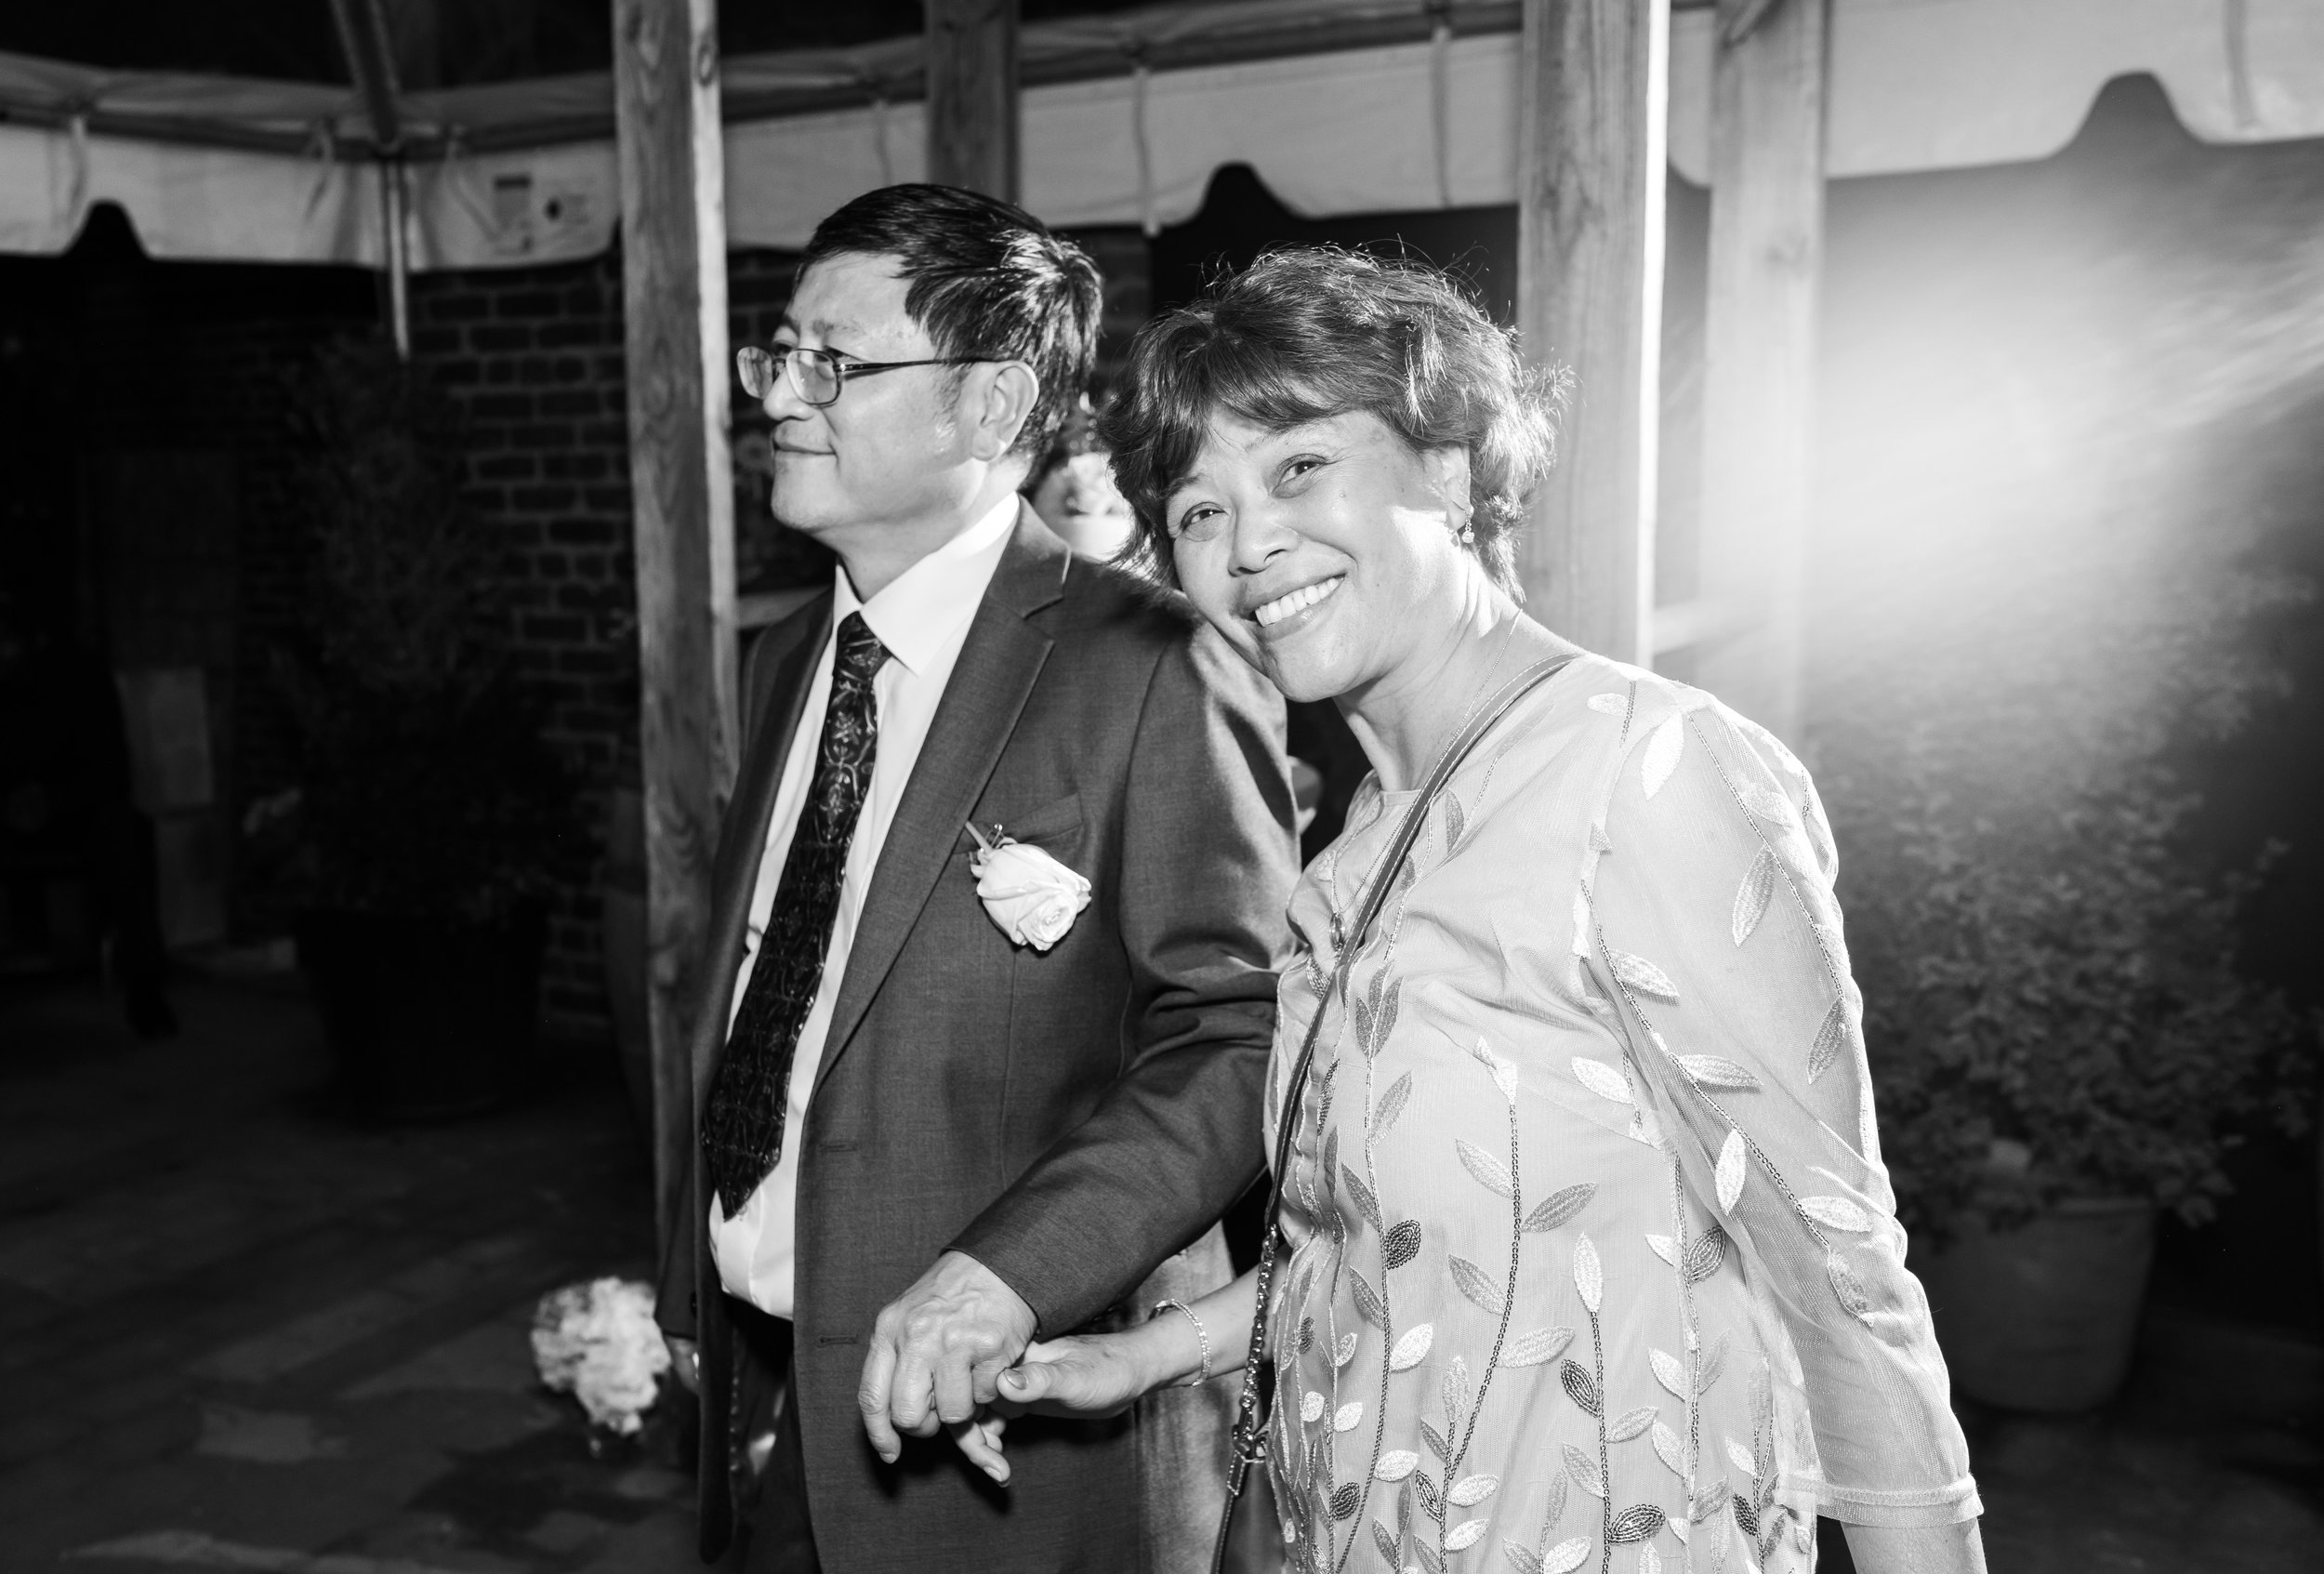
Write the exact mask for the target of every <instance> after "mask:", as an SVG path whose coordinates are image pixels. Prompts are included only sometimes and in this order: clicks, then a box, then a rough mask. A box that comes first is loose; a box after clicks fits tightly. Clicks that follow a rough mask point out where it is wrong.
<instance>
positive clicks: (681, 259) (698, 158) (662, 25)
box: [613, 0, 735, 1232]
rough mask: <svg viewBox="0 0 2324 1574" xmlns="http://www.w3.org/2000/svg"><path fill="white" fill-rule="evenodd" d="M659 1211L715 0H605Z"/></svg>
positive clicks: (715, 219) (698, 515)
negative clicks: (610, 1) (609, 28)
mask: <svg viewBox="0 0 2324 1574" xmlns="http://www.w3.org/2000/svg"><path fill="white" fill-rule="evenodd" d="M613 10H614V117H615V143H616V150H617V156H618V159H619V163H620V173H621V258H622V318H623V325H624V328H625V331H626V338H627V352H628V356H627V359H628V399H629V486H630V494H631V519H632V524H633V533H634V538H635V543H636V553H637V582H638V689H639V695H638V699H639V706H638V747H639V753H640V758H641V761H642V764H643V772H642V786H643V788H644V800H645V859H646V947H645V950H646V962H645V965H646V1016H647V1024H648V1027H649V1030H650V1034H651V1038H652V1047H653V1066H654V1200H655V1203H656V1205H657V1212H656V1218H657V1221H658V1223H659V1226H660V1228H661V1229H663V1230H664V1231H666V1232H667V1230H668V1229H670V1228H671V1227H672V1225H673V1222H674V1221H673V1216H672V1212H673V1207H674V1204H675V1199H676V1198H677V1197H678V1196H679V1194H680V1189H681V1188H682V1186H683V1184H684V1182H685V1178H686V1175H687V1172H688V1169H689V1167H690V1166H691V1164H692V1162H693V1156H692V1144H693V1135H692V1133H693V1114H694V1101H695V1097H696V1090H695V1088H694V1086H693V1068H692V1067H691V1066H690V1065H688V1045H689V1043H690V1041H691V1029H692V1027H693V1022H692V1020H691V1017H690V1014H689V1012H688V1009H687V1004H688V1001H689V1000H690V999H692V988H691V985H692V984H693V977H694V970H695V968H696V966H697V965H698V963H699V961H700V959H701V956H702V949H703V946H704V943H705V936H706V933H707V931H708V926H709V914H710V857H711V853H712V852H713V850H714V849H715V848H716V846H717V843H718V830H719V818H720V814H721V813H723V812H724V809H725V804H726V799H727V795H728V792H729V790H730V788H731V787H732V784H733V773H734V761H735V724H734V483H733V459H732V457H731V456H730V455H729V453H728V450H727V398H728V390H729V387H730V385H731V383H732V381H733V375H734V374H733V369H732V367H731V365H730V364H729V362H728V357H727V348H726V209H725V164H724V159H723V156H722V151H721V150H722V144H721V141H720V125H719V71H718V8H717V0H614V7H613Z"/></svg>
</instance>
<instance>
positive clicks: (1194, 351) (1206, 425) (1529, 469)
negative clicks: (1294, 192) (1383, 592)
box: [1099, 246, 1572, 595]
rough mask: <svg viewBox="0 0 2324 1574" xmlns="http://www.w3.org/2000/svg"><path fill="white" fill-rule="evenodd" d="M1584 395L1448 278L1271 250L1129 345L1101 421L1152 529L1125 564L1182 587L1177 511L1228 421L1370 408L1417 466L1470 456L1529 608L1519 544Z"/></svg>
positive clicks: (1144, 528)
mask: <svg viewBox="0 0 2324 1574" xmlns="http://www.w3.org/2000/svg"><path fill="white" fill-rule="evenodd" d="M1571 387H1572V376H1571V374H1570V373H1568V372H1567V371H1566V370H1565V368H1563V367H1556V368H1552V369H1548V370H1536V369H1532V368H1528V367H1527V366H1526V365H1525V364H1524V362H1523V361H1522V360H1520V359H1519V357H1518V354H1517V347H1516V343H1515V339H1514V336H1513V335H1512V333H1511V332H1510V331H1509V330H1507V329H1504V328H1500V327H1497V326H1496V325H1495V324H1493V322H1492V320H1491V319H1490V318H1488V317H1486V314H1485V313H1484V312H1483V311H1480V310H1479V309H1478V307H1477V305H1476V303H1475V302H1474V301H1473V300H1472V298H1470V296H1469V293H1468V291H1467V290H1466V288H1465V287H1464V286H1463V285H1462V284H1460V283H1459V281H1457V280H1455V279H1453V278H1452V277H1450V276H1448V275H1447V274H1446V273H1444V272H1443V271H1440V270H1438V269H1435V268H1430V267H1424V266H1420V265H1418V264H1413V263H1407V262H1384V261H1381V260H1380V259H1379V258H1373V257H1369V256H1367V255H1365V254H1363V253H1361V252H1349V251H1341V250H1338V249H1336V248H1330V247H1316V246H1299V247H1289V248H1286V249H1283V250H1279V251H1273V252H1269V253H1267V254H1266V255H1265V256H1263V257H1261V258H1260V259H1259V260H1258V261H1257V262H1255V263H1253V264H1252V265H1251V266H1250V267H1249V268H1248V270H1246V271H1243V272H1241V273H1239V274H1235V275H1232V276H1229V277H1226V278H1222V279H1221V280H1219V281H1217V282H1216V283H1214V284H1211V285H1210V286H1209V288H1208V289H1207V290H1205V291H1204V292H1203V294H1202V296H1201V298H1199V299H1197V300H1195V302H1194V303H1193V304H1192V305H1190V306H1183V307H1181V308H1179V309H1178V310H1176V311H1170V312H1169V313H1166V314H1165V315H1163V316H1161V317H1157V318H1155V320H1154V321H1153V322H1150V323H1148V324H1146V325H1145V326H1144V327H1143V328H1142V329H1140V330H1139V332H1138V337H1137V339H1136V341H1135V342H1134V343H1133V344H1132V345H1131V346H1130V351H1129V367H1128V370H1127V372H1126V374H1125V375H1124V377H1123V378H1122V381H1121V385H1120V392H1119V395H1118V396H1117V397H1116V399H1115V401H1114V402H1113V403H1112V405H1111V406H1109V407H1108V409H1107V410H1106V412H1105V414H1104V416H1103V417H1101V419H1100V423H1099V427H1100V434H1101V436H1102V437H1103V441H1104V443H1105V446H1106V447H1107V448H1108V449H1109V450H1111V452H1112V453H1113V456H1114V475H1115V479H1116V482H1117V483H1118V484H1119V485H1120V487H1121V489H1122V495H1123V496H1126V497H1128V498H1129V503H1130V507H1131V509H1134V510H1135V512H1136V514H1137V517H1138V527H1137V534H1136V536H1134V538H1133V539H1132V541H1131V543H1130V545H1129V548H1128V549H1126V551H1125V553H1124V556H1125V558H1126V559H1127V560H1129V562H1133V563H1135V564H1137V565H1138V566H1140V567H1142V568H1143V569H1144V570H1145V571H1146V572H1148V573H1149V574H1151V575H1154V576H1155V578H1157V579H1159V580H1160V581H1162V582H1163V583H1164V584H1172V585H1174V584H1176V582H1177V569H1176V567H1175V565H1174V564H1173V562H1172V561H1171V557H1170V542H1169V531H1168V529H1167V527H1166V525H1165V522H1164V518H1163V509H1164V505H1165V504H1166V503H1167V502H1168V501H1169V495H1170V493H1171V492H1172V491H1173V490H1175V489H1176V488H1177V486H1178V485H1179V483H1181V482H1182V481H1183V480H1184V479H1185V478H1186V473H1187V471H1188V470H1189V469H1191V468H1192V466H1193V465H1194V462H1195V456H1196V455H1197V454H1199V453H1200V451H1201V449H1202V445H1203V442H1204V440H1205V439H1206V437H1207V436H1208V432H1209V430H1210V423H1211V422H1212V420H1213V419H1215V418H1217V417H1221V416H1233V417H1239V418H1240V419H1242V420H1246V421H1248V422H1250V423H1251V424H1253V425H1254V426H1259V427H1262V428H1265V429H1268V430H1284V429H1285V428H1287V427H1293V426H1298V425H1300V424H1301V423H1303V422H1306V421H1313V420H1322V419H1326V418H1328V417H1332V416H1339V415H1345V414H1347V413H1349V412H1351V411H1355V410H1362V411H1365V412H1367V413H1368V414H1370V415H1372V416H1374V417H1378V419H1379V420H1380V422H1381V423H1382V424H1383V425H1385V426H1386V427H1388V429H1389V430H1392V431H1393V432H1395V433H1396V435H1397V436H1398V437H1400V438H1402V439H1403V440H1404V441H1405V442H1406V443H1408V444H1409V445H1410V446H1411V447H1412V449H1413V450H1414V451H1415V452H1416V453H1417V452H1422V451H1426V450H1429V449H1434V448H1444V447H1447V446H1451V445H1454V444H1458V445H1459V446H1460V447H1463V448H1466V449H1467V450H1468V451H1469V499H1470V503H1471V505H1472V509H1473V512H1472V514H1471V516H1470V524H1471V526H1472V530H1473V532H1474V534H1475V536H1476V544H1475V547H1474V549H1473V550H1474V551H1475V553H1476V555H1477V558H1478V560H1479V561H1480V562H1482V563H1483V564H1484V566H1485V570H1486V573H1487V574H1488V575H1491V577H1492V579H1493V582H1494V583H1495V584H1497V585H1499V587H1501V589H1504V590H1507V591H1509V592H1510V593H1511V594H1512V595H1515V594H1517V593H1518V585H1517V550H1516V534H1517V531H1518V528H1519V527H1520V525H1522V523H1523V522H1524V521H1525V503H1526V500H1527V499H1528V498H1529V497H1530V496H1532V494H1533V490H1534V488H1535V487H1536V486H1538V485H1539V484H1540V482H1541V480H1542V478H1543V477H1544V476H1546V475H1547V474H1548V473H1549V470H1550V467H1551V466H1552V464H1553V463H1554V462H1555V460H1556V456H1557V425H1558V417H1559V416H1560V414H1561V413H1562V411H1563V408H1564V405H1565V399H1566V396H1567V394H1568V392H1569V390H1571Z"/></svg>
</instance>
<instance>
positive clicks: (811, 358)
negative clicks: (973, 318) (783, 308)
mask: <svg viewBox="0 0 2324 1574" xmlns="http://www.w3.org/2000/svg"><path fill="white" fill-rule="evenodd" d="M989 359H990V357H989V356H984V355H954V356H942V357H939V358H937V359H935V360H932V361H857V360H854V359H852V358H851V357H849V356H845V355H838V354H834V353H833V352H832V351H828V350H808V349H805V348H803V347H801V346H799V345H796V344H778V345H775V346H773V347H772V349H761V348H759V346H758V345H755V344H753V345H746V346H745V347H743V348H742V349H740V350H738V351H734V370H735V371H736V372H738V373H740V374H741V376H742V379H743V391H744V392H745V393H747V394H749V395H750V396H751V397H752V398H753V399H764V398H765V397H766V396H767V395H768V394H770V393H772V392H773V391H774V379H775V377H777V376H778V375H780V376H784V377H788V378H789V379H790V383H791V391H792V392H793V393H796V394H798V395H799V398H800V399H801V400H802V401H804V402H805V403H809V404H814V405H824V404H831V403H837V402H838V397H839V390H841V389H844V388H845V387H847V379H848V378H850V377H869V376H871V375H872V374H873V373H874V372H893V371H896V370H899V369H901V368H903V367H905V366H974V365H977V364H981V363H982V362H984V361H986V360H989Z"/></svg>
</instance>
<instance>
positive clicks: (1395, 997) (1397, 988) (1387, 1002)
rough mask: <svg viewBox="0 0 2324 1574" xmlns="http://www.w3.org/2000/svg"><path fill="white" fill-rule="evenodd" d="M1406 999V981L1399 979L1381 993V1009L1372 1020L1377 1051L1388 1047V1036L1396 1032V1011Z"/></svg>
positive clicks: (1374, 1046) (1373, 1044)
mask: <svg viewBox="0 0 2324 1574" xmlns="http://www.w3.org/2000/svg"><path fill="white" fill-rule="evenodd" d="M1403 999H1404V980H1403V979H1401V978H1399V979H1396V980H1394V981H1393V983H1391V984H1390V985H1388V987H1387V988H1385V989H1383V990H1381V991H1380V1009H1379V1012H1378V1014H1377V1015H1375V1016H1374V1018H1373V1019H1372V1047H1373V1049H1374V1050H1375V1051H1378V1050H1383V1049H1386V1048H1387V1047H1388V1036H1389V1035H1390V1034H1391V1033H1393V1032H1394V1031H1395V1030H1396V1011H1397V1009H1398V1006H1399V1004H1400V1003H1401V1002H1402V1000H1403Z"/></svg>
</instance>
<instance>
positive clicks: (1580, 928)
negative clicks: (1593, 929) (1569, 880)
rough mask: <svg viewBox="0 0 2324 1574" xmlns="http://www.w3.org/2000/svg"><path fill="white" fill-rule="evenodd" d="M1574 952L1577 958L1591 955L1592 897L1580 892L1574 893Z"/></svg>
mask: <svg viewBox="0 0 2324 1574" xmlns="http://www.w3.org/2000/svg"><path fill="white" fill-rule="evenodd" d="M1573 952H1574V955H1575V956H1577V957H1586V956H1588V955H1590V896H1589V893H1587V892H1584V891H1579V890H1577V891H1576V892H1575V893H1574V940H1573Z"/></svg>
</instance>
